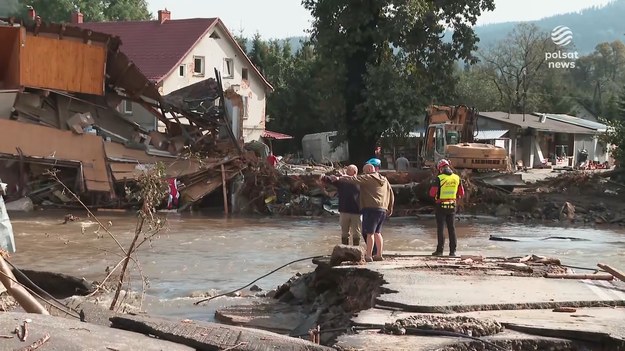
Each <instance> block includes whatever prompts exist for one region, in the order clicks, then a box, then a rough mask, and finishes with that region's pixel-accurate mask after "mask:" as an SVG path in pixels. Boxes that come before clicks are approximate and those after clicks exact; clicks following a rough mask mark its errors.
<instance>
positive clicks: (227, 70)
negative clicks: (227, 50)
mask: <svg viewBox="0 0 625 351" xmlns="http://www.w3.org/2000/svg"><path fill="white" fill-rule="evenodd" d="M223 75H224V78H232V77H233V76H234V60H233V59H231V58H227V59H224V71H223Z"/></svg>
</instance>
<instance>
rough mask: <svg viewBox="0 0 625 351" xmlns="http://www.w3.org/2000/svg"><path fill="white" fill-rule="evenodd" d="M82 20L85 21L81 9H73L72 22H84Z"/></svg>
mask: <svg viewBox="0 0 625 351" xmlns="http://www.w3.org/2000/svg"><path fill="white" fill-rule="evenodd" d="M82 22H83V14H82V13H81V12H80V10H78V9H76V10H74V11H72V23H74V24H77V23H82Z"/></svg>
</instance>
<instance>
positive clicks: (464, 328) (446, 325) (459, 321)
mask: <svg viewBox="0 0 625 351" xmlns="http://www.w3.org/2000/svg"><path fill="white" fill-rule="evenodd" d="M407 329H420V330H439V331H448V332H452V333H459V334H464V335H469V336H473V337H481V336H488V335H495V334H497V333H501V332H503V331H504V327H503V326H502V325H501V324H500V323H499V322H497V321H495V320H490V319H477V318H473V317H466V316H453V317H447V316H435V315H426V314H424V315H417V316H410V317H408V318H402V319H398V320H396V321H395V322H394V323H387V324H385V325H384V329H383V331H384V332H385V333H387V334H394V335H406V334H407Z"/></svg>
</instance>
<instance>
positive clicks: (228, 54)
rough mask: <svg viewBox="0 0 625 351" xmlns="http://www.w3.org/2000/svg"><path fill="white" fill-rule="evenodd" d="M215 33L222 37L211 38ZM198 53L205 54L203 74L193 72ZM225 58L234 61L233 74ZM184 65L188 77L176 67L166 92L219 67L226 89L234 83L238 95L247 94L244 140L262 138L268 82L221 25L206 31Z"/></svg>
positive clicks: (212, 72) (167, 83)
mask: <svg viewBox="0 0 625 351" xmlns="http://www.w3.org/2000/svg"><path fill="white" fill-rule="evenodd" d="M213 33H216V34H217V36H219V38H212V37H211V35H212V34H213ZM196 56H203V57H204V75H197V74H194V72H193V67H194V58H195V57H196ZM226 59H232V60H233V64H234V65H233V75H232V76H228V74H227V72H226V67H225V60H226ZM182 64H183V65H185V68H186V72H185V76H184V77H181V76H180V74H179V71H178V67H176V69H175V70H174V71H173V72H171V73H170V74H169V76H167V77H166V78H165V79H164V80H163V94H169V93H170V92H172V91H174V90H177V89H180V88H183V87H185V86H188V85H191V84H193V83H197V82H199V81H202V80H204V79H207V78H210V77H214V76H215V74H214V70H215V69H217V70H218V71H219V72H220V73H221V77H222V78H221V79H222V83H223V85H224V87H223V88H224V90H226V89H228V88H230V87H231V86H233V85H234V86H237V85H238V86H239V87H240V88H239V89H235V90H236V91H237V92H238V93H239V95H242V96H246V97H247V101H248V105H247V106H248V107H247V108H248V115H247V117H244V119H243V138H244V140H245V142H249V141H252V140H259V139H260V136H261V134H262V132H263V131H264V130H265V102H266V92H265V84H264V83H263V81H262V80H261V78H260V77H258V75H257V74H256V73H255V71H254V70H253V68H252V67H251V66H250V65H249V64H248V63H247V60H246V58H245V57H244V56H242V55H240V53H239V52H238V50H237V49H236V48H235V46H234V45H233V44H232V42H231V41H230V40H229V39H228V37H227V34H226V33H224V32H223V31H222V30H221V28H219V27H218V26H216V27H215V28H214V29H213V31H211V32H208V33H206V35H205V36H204V37H203V38H202V39H201V40H200V41H199V42H198V43H197V45H196V46H195V47H194V48H193V50H191V52H189V53H188V54H187V56H186V57H185V58H184V59H183V61H182ZM244 69H247V72H248V80H247V81H243V79H242V72H243V70H244Z"/></svg>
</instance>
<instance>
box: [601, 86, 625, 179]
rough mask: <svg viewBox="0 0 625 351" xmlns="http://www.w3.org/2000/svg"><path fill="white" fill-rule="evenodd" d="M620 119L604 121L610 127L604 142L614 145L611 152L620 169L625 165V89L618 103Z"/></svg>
mask: <svg viewBox="0 0 625 351" xmlns="http://www.w3.org/2000/svg"><path fill="white" fill-rule="evenodd" d="M617 110H618V118H614V119H612V120H604V122H605V123H606V124H607V125H608V131H607V132H606V133H605V134H604V136H603V140H602V141H603V142H605V143H606V144H608V145H609V144H611V145H614V148H613V149H612V150H611V151H610V154H611V156H612V157H613V158H614V159H615V160H616V162H617V164H618V165H619V167H623V165H625V88H623V89H622V91H621V95H620V99H619V101H618V103H617Z"/></svg>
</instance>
